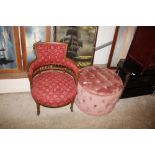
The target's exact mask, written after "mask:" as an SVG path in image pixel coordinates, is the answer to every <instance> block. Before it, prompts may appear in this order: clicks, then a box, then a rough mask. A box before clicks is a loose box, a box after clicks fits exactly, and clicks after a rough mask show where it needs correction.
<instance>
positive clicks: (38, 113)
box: [36, 103, 40, 116]
mask: <svg viewBox="0 0 155 155" xmlns="http://www.w3.org/2000/svg"><path fill="white" fill-rule="evenodd" d="M36 106H37V115H38V116H39V115H40V104H38V103H36Z"/></svg>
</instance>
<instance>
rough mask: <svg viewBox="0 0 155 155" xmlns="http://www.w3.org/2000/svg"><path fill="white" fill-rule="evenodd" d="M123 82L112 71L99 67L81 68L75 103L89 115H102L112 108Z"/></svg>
mask: <svg viewBox="0 0 155 155" xmlns="http://www.w3.org/2000/svg"><path fill="white" fill-rule="evenodd" d="M122 88H123V83H122V81H121V79H120V78H119V77H118V76H117V75H116V74H115V72H114V71H112V70H110V69H107V68H100V67H95V66H91V67H86V68H83V69H81V71H80V77H79V83H78V94H77V97H76V104H77V106H78V107H79V109H81V110H82V111H83V112H85V113H87V114H90V115H103V114H106V113H109V112H111V111H112V109H113V108H114V106H115V104H116V102H117V100H118V99H119V97H120V94H121V92H122Z"/></svg>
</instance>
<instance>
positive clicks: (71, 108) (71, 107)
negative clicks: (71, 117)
mask: <svg viewBox="0 0 155 155" xmlns="http://www.w3.org/2000/svg"><path fill="white" fill-rule="evenodd" d="M73 104H74V102H72V103H71V106H70V110H71V112H73Z"/></svg>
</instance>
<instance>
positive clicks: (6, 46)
mask: <svg viewBox="0 0 155 155" xmlns="http://www.w3.org/2000/svg"><path fill="white" fill-rule="evenodd" d="M21 70H22V66H21V55H20V43H19V33H18V27H16V26H0V73H12V72H20V71H21Z"/></svg>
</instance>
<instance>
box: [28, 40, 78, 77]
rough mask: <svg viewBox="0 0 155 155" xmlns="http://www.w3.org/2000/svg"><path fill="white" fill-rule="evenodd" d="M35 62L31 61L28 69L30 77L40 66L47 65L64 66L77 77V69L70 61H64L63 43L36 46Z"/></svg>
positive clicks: (65, 46) (64, 50)
mask: <svg viewBox="0 0 155 155" xmlns="http://www.w3.org/2000/svg"><path fill="white" fill-rule="evenodd" d="M35 48H36V54H37V58H38V59H37V60H36V61H33V62H32V63H31V65H30V67H29V74H30V76H31V75H32V73H33V71H34V70H35V69H37V68H38V67H40V66H43V65H48V64H60V65H63V66H66V67H68V68H70V69H72V71H73V72H74V74H76V76H78V72H79V69H78V68H77V66H76V65H75V64H74V63H73V61H72V60H70V59H66V50H67V45H66V44H63V43H53V44H49V43H47V44H45V43H44V44H36V45H35Z"/></svg>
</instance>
